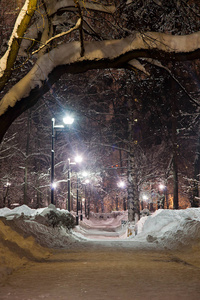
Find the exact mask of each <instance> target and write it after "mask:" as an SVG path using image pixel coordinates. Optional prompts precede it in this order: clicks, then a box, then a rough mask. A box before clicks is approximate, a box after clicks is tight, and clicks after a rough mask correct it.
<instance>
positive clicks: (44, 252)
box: [0, 219, 50, 281]
mask: <svg viewBox="0 0 200 300" xmlns="http://www.w3.org/2000/svg"><path fill="white" fill-rule="evenodd" d="M49 255H50V251H49V250H48V249H46V248H44V247H42V246H40V245H39V244H37V243H36V242H35V239H34V238H33V237H32V236H30V237H27V238H24V237H23V236H22V235H20V234H19V233H17V232H16V231H15V230H13V229H12V228H11V227H10V226H8V225H6V224H4V222H3V220H1V219H0V281H2V279H3V278H4V277H5V276H6V275H8V274H10V273H12V271H13V270H15V269H17V268H19V267H22V266H23V265H24V264H26V263H27V262H29V261H31V260H34V261H35V260H37V261H41V260H44V259H46V258H47V257H49Z"/></svg>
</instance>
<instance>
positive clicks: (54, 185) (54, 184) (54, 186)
mask: <svg viewBox="0 0 200 300" xmlns="http://www.w3.org/2000/svg"><path fill="white" fill-rule="evenodd" d="M52 188H53V189H54V190H55V189H56V188H57V183H56V182H53V183H52Z"/></svg>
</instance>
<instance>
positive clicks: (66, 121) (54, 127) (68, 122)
mask: <svg viewBox="0 0 200 300" xmlns="http://www.w3.org/2000/svg"><path fill="white" fill-rule="evenodd" d="M63 122H64V124H65V125H71V124H72V123H73V122H74V119H73V118H72V117H70V116H66V117H65V118H63ZM64 124H61V125H56V124H55V119H54V118H52V120H51V204H54V187H53V184H54V164H55V151H54V139H55V134H56V130H62V129H64V128H65V125H64Z"/></svg>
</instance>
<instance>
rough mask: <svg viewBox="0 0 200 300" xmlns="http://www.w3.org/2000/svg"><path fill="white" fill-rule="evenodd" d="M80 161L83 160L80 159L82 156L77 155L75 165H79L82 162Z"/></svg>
mask: <svg viewBox="0 0 200 300" xmlns="http://www.w3.org/2000/svg"><path fill="white" fill-rule="evenodd" d="M82 160H83V158H82V156H80V155H77V156H76V157H75V162H76V163H80V162H82Z"/></svg>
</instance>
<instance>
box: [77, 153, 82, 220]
mask: <svg viewBox="0 0 200 300" xmlns="http://www.w3.org/2000/svg"><path fill="white" fill-rule="evenodd" d="M82 161H83V158H82V156H80V155H77V156H76V157H75V162H76V163H81V162H82ZM78 188H79V177H78V172H77V190H76V225H78Z"/></svg>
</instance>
